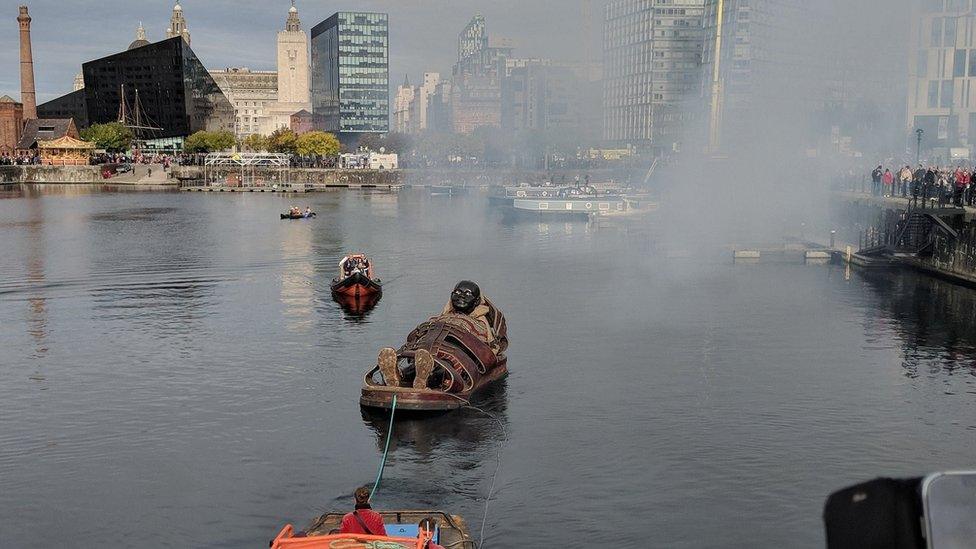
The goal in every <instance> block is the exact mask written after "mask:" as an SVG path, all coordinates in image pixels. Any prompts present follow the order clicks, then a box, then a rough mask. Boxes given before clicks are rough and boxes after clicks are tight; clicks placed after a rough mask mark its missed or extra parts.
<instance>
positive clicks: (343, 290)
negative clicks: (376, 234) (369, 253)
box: [330, 254, 383, 297]
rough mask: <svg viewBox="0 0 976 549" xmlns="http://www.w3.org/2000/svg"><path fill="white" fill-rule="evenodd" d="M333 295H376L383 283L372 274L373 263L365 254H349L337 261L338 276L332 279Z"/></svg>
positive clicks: (381, 289) (380, 290)
mask: <svg viewBox="0 0 976 549" xmlns="http://www.w3.org/2000/svg"><path fill="white" fill-rule="evenodd" d="M330 287H331V288H332V294H333V295H335V296H351V297H361V296H370V295H378V294H379V293H380V292H382V291H383V284H382V282H380V279H378V278H376V277H375V276H374V274H373V264H372V263H371V262H370V260H369V258H368V257H366V254H350V255H347V256H346V257H344V258H342V261H340V262H339V276H338V277H336V278H333V279H332V284H331V285H330Z"/></svg>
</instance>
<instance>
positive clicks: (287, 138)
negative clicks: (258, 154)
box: [268, 128, 298, 154]
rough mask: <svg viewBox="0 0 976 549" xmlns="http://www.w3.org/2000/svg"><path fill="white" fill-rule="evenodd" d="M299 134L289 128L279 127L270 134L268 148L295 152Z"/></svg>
mask: <svg viewBox="0 0 976 549" xmlns="http://www.w3.org/2000/svg"><path fill="white" fill-rule="evenodd" d="M297 141H298V136H297V135H295V132H293V131H291V130H290V129H288V128H279V129H277V130H275V131H274V133H272V134H271V135H269V136H268V150H269V151H271V152H276V153H286V154H295V149H296V146H297Z"/></svg>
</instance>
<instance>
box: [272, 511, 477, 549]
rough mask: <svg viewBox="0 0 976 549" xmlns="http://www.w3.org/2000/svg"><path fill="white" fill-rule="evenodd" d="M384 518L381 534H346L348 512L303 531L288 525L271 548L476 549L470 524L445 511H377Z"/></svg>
mask: <svg viewBox="0 0 976 549" xmlns="http://www.w3.org/2000/svg"><path fill="white" fill-rule="evenodd" d="M375 513H377V514H378V515H380V516H381V517H382V519H383V525H384V530H385V533H384V534H381V535H373V534H364V533H358V532H345V533H344V532H343V528H342V524H343V518H344V517H345V516H346V515H347V514H344V513H325V514H324V515H322V516H320V517H318V518H316V519H315V520H313V521H312V523H311V524H310V525H309V526H308V527H307V528H305V529H304V530H301V531H296V530H295V528H294V526H292V525H291V524H288V525H286V526H285V527H284V528H282V529H281V531H280V532H278V535H277V536H275V538H274V539H273V540H272V541H271V549H299V548H300V549H337V548H341V549H378V548H383V549H398V548H404V549H407V548H409V549H427V548H433V547H443V548H457V549H475V548H476V547H477V544H476V543H475V541H474V539H472V537H471V533H470V531H469V529H468V525H467V523H465V521H464V519H463V518H462V517H460V516H458V515H450V514H447V513H445V512H443V511H424V510H393V511H375Z"/></svg>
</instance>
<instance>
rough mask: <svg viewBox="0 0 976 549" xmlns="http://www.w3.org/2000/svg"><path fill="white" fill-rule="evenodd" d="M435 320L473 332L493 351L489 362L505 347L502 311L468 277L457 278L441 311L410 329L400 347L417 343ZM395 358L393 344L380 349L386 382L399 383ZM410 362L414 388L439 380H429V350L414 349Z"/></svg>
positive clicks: (431, 357)
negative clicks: (413, 371)
mask: <svg viewBox="0 0 976 549" xmlns="http://www.w3.org/2000/svg"><path fill="white" fill-rule="evenodd" d="M435 322H442V323H447V324H452V325H455V326H457V327H459V328H460V329H462V330H465V331H467V332H470V333H472V334H473V335H474V336H475V337H477V338H478V339H480V340H481V341H483V342H484V343H485V344H486V345H487V346H488V347H489V349H491V352H492V354H493V355H494V357H493V359H492V362H495V361H496V360H497V358H498V356H499V355H501V354H503V353H504V352H505V349H507V348H508V328H507V325H506V323H505V315H503V314H502V313H501V311H499V310H498V309H497V308H496V307H495V305H494V304H493V303H492V302H491V301H490V300H489V299H488V298H487V297H484V296H482V295H481V288H479V287H478V285H477V284H475V283H474V282H471V281H470V280H462V281H461V282H458V283H457V285H456V286H454V290H453V291H452V292H451V297H450V299H449V300H448V302H447V305H445V306H444V310H443V311H441V314H439V315H437V316H433V317H431V318H430V319H428V320H427V322H424V323H423V324H421V325H420V326H418V327H417V328H415V329H414V330H413V331H412V332H410V335H408V336H407V342H406V343H405V344H404V346H403V347H402V348H401V349H406V348H411V347H416V345H415V343H416V342H417V341H418V340H420V339H421V338H422V337H423V336H424V335H425V334H426V333H427V331H428V329H429V326H430V325H431V323H435ZM397 362H398V360H397V351H396V350H395V349H393V348H392V347H385V348H383V349H380V353H379V357H378V360H377V364H378V365H379V367H380V373H382V374H383V379H384V380H386V383H388V384H390V385H394V386H399V385H400V371H399V369H398V368H397ZM413 366H414V370H415V372H416V373H415V375H414V381H413V386H414V388H415V389H423V388H426V387H429V386H430V384H429V383H428V382H429V381H433V385H434V386H436V385H438V384H439V382H438V380H430V374H431V373H432V372H433V370H434V358H433V355H431V354H430V351H429V350H427V349H416V351H415V352H414V355H413ZM486 366H487V367H489V368H491V367H492V366H493V364H486Z"/></svg>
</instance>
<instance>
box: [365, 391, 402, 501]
mask: <svg viewBox="0 0 976 549" xmlns="http://www.w3.org/2000/svg"><path fill="white" fill-rule="evenodd" d="M396 403H397V396H396V393H394V394H393V406H392V407H391V408H390V428H389V429H387V431H386V447H385V448H383V459H381V460H380V469H379V471H376V482H374V483H373V489H372V490H371V491H370V492H369V499H371V500H372V499H373V494H375V493H376V491H377V490H379V488H380V481H381V480H383V469H385V468H386V456H387V454H389V453H390V439H391V438H392V437H393V416H394V415H395V414H396Z"/></svg>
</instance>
